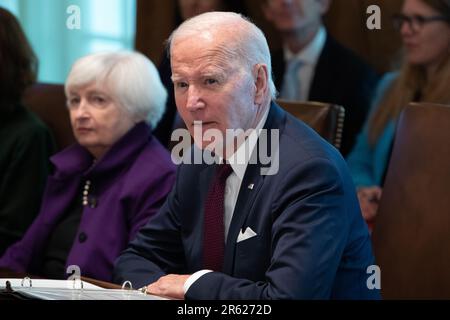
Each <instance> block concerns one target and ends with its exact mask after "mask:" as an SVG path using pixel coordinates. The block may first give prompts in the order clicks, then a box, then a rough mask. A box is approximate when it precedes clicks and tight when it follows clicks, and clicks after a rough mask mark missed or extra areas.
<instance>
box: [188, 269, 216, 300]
mask: <svg viewBox="0 0 450 320" xmlns="http://www.w3.org/2000/svg"><path fill="white" fill-rule="evenodd" d="M210 272H213V271H212V270H200V271H197V272H195V273H193V274H191V276H190V277H189V278H188V279H187V280H186V282H185V283H184V286H183V287H184V294H185V295H186V292H188V290H189V288H190V287H191V286H192V285H193V284H194V282H195V281H197V280H198V279H200V277H202V276H203V275H205V274H207V273H210Z"/></svg>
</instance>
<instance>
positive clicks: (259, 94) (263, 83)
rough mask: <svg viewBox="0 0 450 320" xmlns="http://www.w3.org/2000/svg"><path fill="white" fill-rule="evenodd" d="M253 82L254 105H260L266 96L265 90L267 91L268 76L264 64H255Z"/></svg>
mask: <svg viewBox="0 0 450 320" xmlns="http://www.w3.org/2000/svg"><path fill="white" fill-rule="evenodd" d="M254 81H255V98H254V103H255V104H257V105H261V104H262V103H264V99H265V98H266V96H267V90H269V74H268V72H267V66H266V65H265V64H261V63H259V64H257V65H255V69H254Z"/></svg>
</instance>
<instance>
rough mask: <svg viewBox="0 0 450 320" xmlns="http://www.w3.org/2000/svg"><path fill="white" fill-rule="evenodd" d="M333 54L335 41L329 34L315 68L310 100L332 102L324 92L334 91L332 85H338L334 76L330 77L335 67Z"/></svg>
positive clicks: (309, 95)
mask: <svg viewBox="0 0 450 320" xmlns="http://www.w3.org/2000/svg"><path fill="white" fill-rule="evenodd" d="M332 56H333V42H332V39H331V38H330V36H329V35H327V39H326V41H325V45H324V47H323V50H322V52H321V53H320V56H319V60H318V61H317V65H316V69H315V70H314V77H313V79H312V82H311V88H310V89H309V94H308V100H309V101H322V102H331V101H329V98H328V94H324V93H327V92H330V91H332V90H331V89H332V86H333V85H336V84H335V83H334V84H333V82H332V81H333V80H334V77H332V76H331V77H330V74H333V70H334V69H335V66H334V64H333V61H332Z"/></svg>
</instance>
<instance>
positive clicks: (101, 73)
mask: <svg viewBox="0 0 450 320" xmlns="http://www.w3.org/2000/svg"><path fill="white" fill-rule="evenodd" d="M92 82H97V83H102V84H105V85H106V86H107V88H108V89H109V90H110V93H111V94H112V95H113V96H114V97H116V98H117V99H118V101H119V105H120V107H122V108H123V109H124V110H125V111H126V112H127V113H128V114H129V115H130V116H132V117H133V118H134V119H135V120H137V121H142V120H145V121H147V123H149V124H150V125H151V127H152V128H155V127H156V125H157V124H158V122H159V120H160V119H161V117H162V115H163V113H164V110H165V106H166V101H167V90H166V88H165V87H164V86H163V84H162V83H161V78H160V77H159V74H158V71H157V70H156V68H155V66H154V64H153V63H152V62H151V61H150V60H149V59H148V58H147V57H145V56H144V55H143V54H140V53H138V52H131V51H121V52H104V53H95V54H91V55H88V56H85V57H82V58H80V59H78V60H77V61H76V62H75V63H74V65H73V66H72V69H71V70H70V73H69V76H68V77H67V80H66V83H65V88H64V89H65V93H66V97H68V96H69V91H70V89H71V88H75V87H82V86H85V85H87V84H90V83H92Z"/></svg>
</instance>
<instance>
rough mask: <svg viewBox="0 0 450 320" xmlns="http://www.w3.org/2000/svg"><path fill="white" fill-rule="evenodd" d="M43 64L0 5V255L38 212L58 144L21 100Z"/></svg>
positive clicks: (13, 20)
mask: <svg viewBox="0 0 450 320" xmlns="http://www.w3.org/2000/svg"><path fill="white" fill-rule="evenodd" d="M37 68H38V61H37V58H36V55H35V54H34V52H33V49H32V48H31V45H30V43H29V42H28V40H27V38H26V36H25V34H24V32H23V30H22V28H21V27H20V24H19V22H18V21H17V19H16V18H15V17H14V16H13V15H12V14H11V13H10V12H9V11H7V10H5V9H3V8H1V7H0V256H1V255H2V254H3V252H4V251H5V249H6V248H7V247H9V246H10V245H11V244H12V243H14V242H16V241H18V240H19V239H20V238H22V236H23V234H24V233H25V231H26V230H27V228H28V227H29V226H30V224H31V223H32V222H33V219H34V218H35V217H36V215H37V214H38V212H39V207H40V205H41V199H42V194H43V192H44V188H45V181H46V179H47V175H48V174H49V171H50V162H49V157H50V155H51V154H52V153H53V151H54V148H55V146H54V142H53V138H52V136H51V134H50V131H49V129H48V128H47V127H46V126H45V125H44V123H43V122H42V121H41V120H40V119H39V118H38V117H37V116H36V115H35V114H34V113H32V112H31V111H29V110H28V109H26V108H25V107H24V106H23V105H22V104H21V100H22V97H23V94H24V92H25V89H26V88H27V87H29V86H30V85H32V84H33V83H34V82H35V81H36V74H37Z"/></svg>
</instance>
